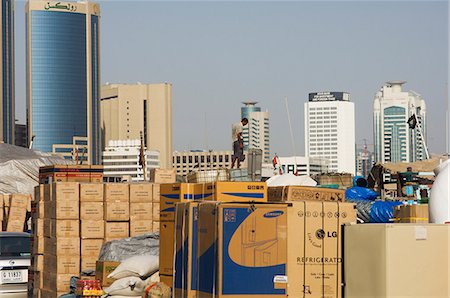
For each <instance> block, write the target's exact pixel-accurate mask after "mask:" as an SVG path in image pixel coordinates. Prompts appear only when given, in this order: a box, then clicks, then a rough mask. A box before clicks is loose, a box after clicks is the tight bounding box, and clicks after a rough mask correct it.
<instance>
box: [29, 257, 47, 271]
mask: <svg viewBox="0 0 450 298" xmlns="http://www.w3.org/2000/svg"><path fill="white" fill-rule="evenodd" d="M32 265H33V270H34V271H44V255H33V257H32Z"/></svg>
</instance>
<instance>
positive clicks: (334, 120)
mask: <svg viewBox="0 0 450 298" xmlns="http://www.w3.org/2000/svg"><path fill="white" fill-rule="evenodd" d="M305 154H306V156H309V157H321V158H325V159H328V160H329V162H330V163H329V166H328V169H329V171H330V172H338V173H350V174H352V175H355V106H354V104H353V102H350V95H349V94H348V93H346V92H317V93H310V94H309V100H308V102H306V103H305Z"/></svg>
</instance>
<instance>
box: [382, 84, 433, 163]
mask: <svg viewBox="0 0 450 298" xmlns="http://www.w3.org/2000/svg"><path fill="white" fill-rule="evenodd" d="M405 83H406V82H405V81H390V82H387V83H386V84H385V85H384V86H383V87H382V88H381V89H380V90H379V91H378V92H377V93H376V94H375V98H374V102H373V121H374V123H373V127H374V132H373V133H374V150H375V161H376V162H380V163H385V162H414V161H416V160H423V159H426V153H425V144H424V142H423V140H426V128H427V126H426V112H427V108H426V104H425V100H424V99H423V98H422V96H421V95H420V94H418V93H416V92H414V91H402V85H403V84H405ZM413 114H415V116H416V119H417V123H418V125H417V126H416V128H414V129H410V128H409V127H408V124H407V121H408V119H409V117H411V115H413ZM420 128H421V129H420ZM421 135H422V136H421ZM422 137H423V139H422Z"/></svg>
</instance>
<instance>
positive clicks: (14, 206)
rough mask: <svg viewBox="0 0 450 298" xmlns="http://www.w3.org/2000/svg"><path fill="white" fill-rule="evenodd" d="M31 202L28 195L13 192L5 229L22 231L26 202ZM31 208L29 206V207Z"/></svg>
mask: <svg viewBox="0 0 450 298" xmlns="http://www.w3.org/2000/svg"><path fill="white" fill-rule="evenodd" d="M29 203H31V197H30V196H29V195H21V194H13V195H12V197H11V203H10V209H9V214H8V215H7V219H8V223H7V228H6V231H8V232H23V231H24V225H25V218H26V215H27V207H28V204H29ZM30 209H31V208H30Z"/></svg>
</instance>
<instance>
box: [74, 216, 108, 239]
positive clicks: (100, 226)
mask: <svg viewBox="0 0 450 298" xmlns="http://www.w3.org/2000/svg"><path fill="white" fill-rule="evenodd" d="M80 236H81V238H82V239H102V238H104V237H105V222H104V221H103V220H82V221H81V235H80Z"/></svg>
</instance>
